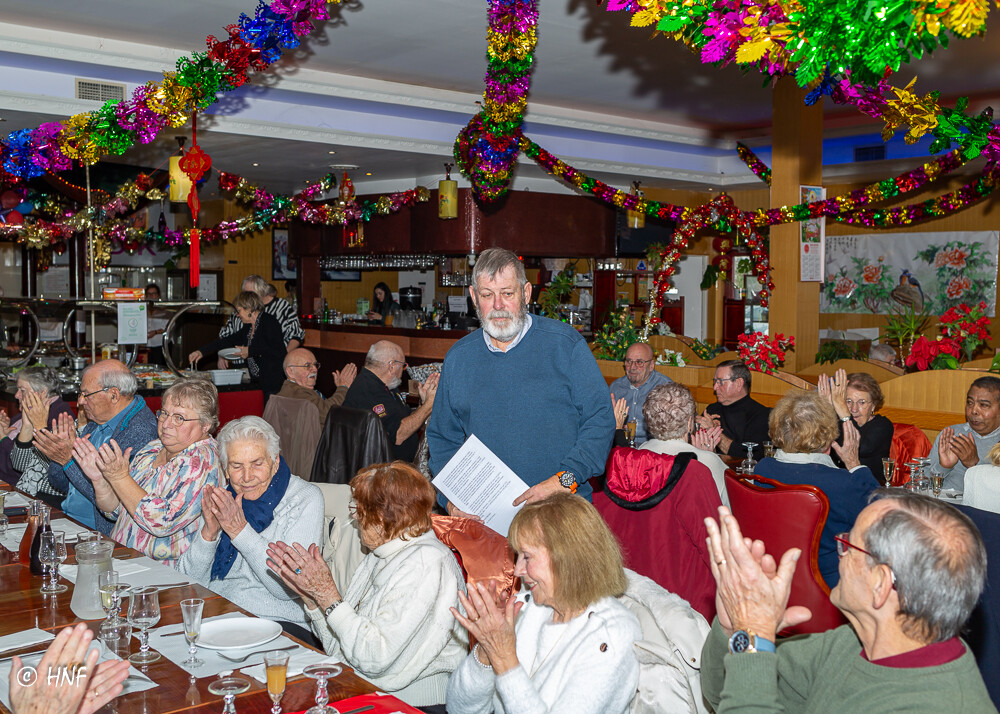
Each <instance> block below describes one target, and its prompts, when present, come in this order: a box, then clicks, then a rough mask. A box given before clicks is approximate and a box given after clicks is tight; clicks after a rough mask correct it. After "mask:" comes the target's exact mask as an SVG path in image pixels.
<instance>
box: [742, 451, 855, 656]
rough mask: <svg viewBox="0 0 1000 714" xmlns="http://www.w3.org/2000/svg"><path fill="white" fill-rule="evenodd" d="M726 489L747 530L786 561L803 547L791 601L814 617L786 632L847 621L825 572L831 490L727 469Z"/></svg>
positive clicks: (821, 629)
mask: <svg viewBox="0 0 1000 714" xmlns="http://www.w3.org/2000/svg"><path fill="white" fill-rule="evenodd" d="M726 493H727V494H728V495H729V503H730V506H731V508H732V512H733V515H734V516H735V517H736V520H737V521H739V524H740V528H741V529H742V530H743V535H744V536H746V537H748V538H752V539H754V540H762V541H763V542H764V544H765V545H766V546H767V552H768V553H770V554H771V555H773V556H774V559H775V560H780V559H781V556H782V554H783V553H784V552H785V551H786V550H788V549H789V548H801V549H802V553H803V555H805V556H806V557H805V558H799V562H798V564H797V565H796V567H795V576H794V577H793V579H792V592H791V596H790V597H789V598H788V604H789V605H803V606H805V607H808V608H809V610H810V611H811V612H812V619H810V620H809V621H808V622H804V623H802V624H801V625H796V626H795V627H789V628H788V629H786V630H784V631H782V633H781V634H782V636H787V635H799V634H804V633H809V632H825V631H826V630H831V629H833V628H835V627H839V626H840V625H842V624H844V623H845V622H847V620H846V619H845V618H844V616H843V614H841V612H840V610H838V609H837V608H836V607H834V606H833V604H832V603H831V602H830V588H829V587H827V585H826V582H825V581H824V580H823V576H822V575H820V572H819V563H818V556H819V541H820V535H821V534H822V532H823V526H824V525H825V524H826V517H827V514H828V513H829V512H830V502H829V501H828V500H827V497H826V494H825V493H823V491H821V490H820V489H818V488H816V487H815V486H809V485H806V484H796V485H790V484H784V483H781V482H779V481H774V480H772V479H768V478H764V477H763V476H758V475H756V474H754V475H753V480H752V481H751V480H747V479H746V478H744V477H742V476H741V475H740V474H737V473H736V472H735V471H733V470H732V469H726Z"/></svg>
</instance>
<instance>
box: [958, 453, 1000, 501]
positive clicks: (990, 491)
mask: <svg viewBox="0 0 1000 714" xmlns="http://www.w3.org/2000/svg"><path fill="white" fill-rule="evenodd" d="M962 503H963V504H965V505H966V506H972V507H973V508H978V509H979V510H981V511H993V512H994V513H1000V466H994V465H993V464H979V465H978V466H973V467H972V468H971V469H969V470H968V471H966V472H965V493H964V494H963V497H962Z"/></svg>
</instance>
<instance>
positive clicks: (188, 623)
mask: <svg viewBox="0 0 1000 714" xmlns="http://www.w3.org/2000/svg"><path fill="white" fill-rule="evenodd" d="M204 608H205V601H204V600H202V599H201V598H191V599H190V600H181V617H182V618H184V639H185V640H187V643H188V656H187V659H186V660H184V661H183V662H181V665H182V666H184V667H201V666H202V665H203V664H205V662H204V660H200V659H198V657H197V656H196V655H197V654H198V648H197V646H195V642H197V641H198V636H199V635H201V614H202V612H203V611H204Z"/></svg>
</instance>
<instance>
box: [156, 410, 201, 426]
mask: <svg viewBox="0 0 1000 714" xmlns="http://www.w3.org/2000/svg"><path fill="white" fill-rule="evenodd" d="M156 420H157V421H165V422H167V423H168V424H169V425H170V426H183V425H184V422H186V421H199V419H198V417H192V418H190V419H188V418H187V417H183V416H181V415H180V414H170V413H169V412H165V411H163V410H162V409H160V410H158V411H157V412H156Z"/></svg>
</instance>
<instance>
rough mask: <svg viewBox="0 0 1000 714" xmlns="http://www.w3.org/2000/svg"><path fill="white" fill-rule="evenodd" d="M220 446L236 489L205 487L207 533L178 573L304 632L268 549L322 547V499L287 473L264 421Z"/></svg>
mask: <svg viewBox="0 0 1000 714" xmlns="http://www.w3.org/2000/svg"><path fill="white" fill-rule="evenodd" d="M218 444H219V458H220V459H221V461H222V471H223V473H224V474H225V476H226V478H227V479H228V481H229V486H228V487H226V488H223V487H221V486H217V487H212V486H206V487H205V491H204V494H203V496H202V502H201V509H202V514H201V515H202V526H201V530H200V531H199V532H198V533H197V534H195V536H194V539H193V541H192V542H191V547H190V548H188V550H187V551H186V552H185V553H184V557H182V558H181V560H180V563H179V564H178V568H179V569H180V570H181V571H182V572H184V573H186V574H188V575H190V576H191V577H193V578H196V579H197V580H198V581H199V582H201V583H202V584H203V585H205V586H206V587H208V588H209V589H211V590H214V591H215V592H217V593H219V594H220V595H222V596H224V597H226V598H228V599H229V600H231V601H233V602H234V603H236V604H237V605H239V606H240V607H243V608H245V609H247V610H249V611H250V612H252V613H253V614H255V615H257V616H258V617H266V618H270V619H272V620H279V621H283V623H290V624H292V625H296V626H298V627H301V628H303V632H305V628H306V627H308V624H307V622H308V621H307V619H306V615H305V611H304V610H303V608H302V602H301V600H300V599H299V598H298V596H297V595H296V593H295V592H294V591H293V590H292V589H290V588H288V587H286V586H285V585H284V584H283V583H282V582H281V579H280V578H277V577H275V575H274V574H273V573H271V572H270V571H269V570H268V567H267V546H268V543H271V542H274V541H284V542H286V543H300V544H302V546H303V547H305V548H308V547H309V546H310V545H312V544H319V543H320V542H321V538H322V534H323V494H322V492H321V491H320V490H319V488H317V487H316V486H315V485H313V484H311V483H307V482H305V481H303V480H302V479H301V478H299V477H298V476H295V475H293V474H292V473H291V472H290V471H289V470H288V465H287V464H286V463H285V460H284V459H283V458H282V457H281V455H280V453H279V452H280V446H279V441H278V435H277V434H276V433H275V432H274V429H272V428H271V425H270V424H268V423H267V422H266V421H264V420H263V419H261V418H260V417H256V416H246V417H243V418H241V419H234V420H233V421H231V422H229V423H228V424H226V425H225V426H224V427H222V430H221V431H220V432H219V437H218ZM286 629H290V630H291V631H292V632H293V634H299V632H298V631H297V630H295V629H294V628H288V627H286ZM307 641H308V635H307Z"/></svg>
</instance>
